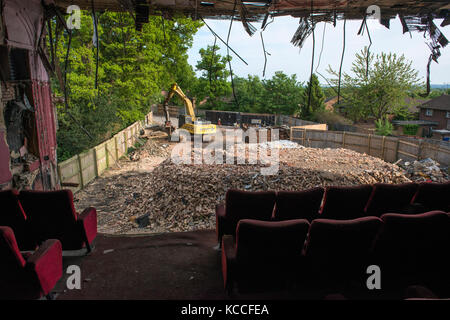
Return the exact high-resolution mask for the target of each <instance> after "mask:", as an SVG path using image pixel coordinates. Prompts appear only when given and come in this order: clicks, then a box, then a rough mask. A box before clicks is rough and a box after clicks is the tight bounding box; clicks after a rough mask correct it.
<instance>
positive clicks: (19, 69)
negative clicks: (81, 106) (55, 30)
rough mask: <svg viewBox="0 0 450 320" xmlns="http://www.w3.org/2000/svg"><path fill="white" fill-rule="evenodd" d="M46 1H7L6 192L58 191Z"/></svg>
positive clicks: (3, 53) (2, 58)
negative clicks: (45, 45)
mask: <svg viewBox="0 0 450 320" xmlns="http://www.w3.org/2000/svg"><path fill="white" fill-rule="evenodd" d="M43 23H44V8H43V6H42V3H41V1H40V0H28V1H26V2H25V1H20V0H4V1H2V7H1V21H0V28H1V32H0V80H1V99H0V152H1V153H0V189H5V188H11V187H12V188H15V189H19V190H21V189H38V190H51V189H55V188H58V178H57V169H56V168H57V166H56V165H57V163H56V122H55V121H56V117H55V110H54V106H53V104H52V100H51V90H50V83H49V76H48V73H47V70H46V69H45V67H44V64H43V62H42V50H41V54H39V51H40V49H41V48H40V45H41V43H42V41H40V39H41V38H42V36H43V35H44V34H43V33H42V30H44V29H43V28H42V25H43Z"/></svg>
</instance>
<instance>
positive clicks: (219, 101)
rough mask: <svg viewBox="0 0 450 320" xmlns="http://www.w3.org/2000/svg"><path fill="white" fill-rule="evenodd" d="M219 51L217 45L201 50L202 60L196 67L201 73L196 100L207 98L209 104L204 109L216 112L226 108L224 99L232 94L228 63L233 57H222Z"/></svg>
mask: <svg viewBox="0 0 450 320" xmlns="http://www.w3.org/2000/svg"><path fill="white" fill-rule="evenodd" d="M219 50H220V48H219V46H216V45H213V46H208V47H207V48H206V49H203V48H202V49H200V51H199V54H200V60H199V61H198V62H197V65H196V70H197V71H200V72H201V76H200V78H199V79H198V82H197V88H196V90H195V94H196V98H197V99H200V100H203V99H205V98H207V100H208V102H207V103H206V104H205V105H204V107H205V108H211V109H216V110H220V109H223V108H224V106H225V103H224V98H227V97H229V95H230V94H231V85H230V83H229V82H228V81H227V78H228V76H229V75H230V73H229V71H228V69H227V63H228V62H229V61H230V60H231V57H230V56H226V57H223V56H221V55H220V54H219V53H218V51H219Z"/></svg>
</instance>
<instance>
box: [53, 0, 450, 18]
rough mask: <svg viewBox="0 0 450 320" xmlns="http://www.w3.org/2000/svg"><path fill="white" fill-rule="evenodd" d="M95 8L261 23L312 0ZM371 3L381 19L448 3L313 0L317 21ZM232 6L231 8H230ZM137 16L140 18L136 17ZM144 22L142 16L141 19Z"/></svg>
mask: <svg viewBox="0 0 450 320" xmlns="http://www.w3.org/2000/svg"><path fill="white" fill-rule="evenodd" d="M55 2H56V4H57V6H58V7H60V8H62V9H63V10H65V9H66V8H67V7H68V6H70V5H73V4H76V5H78V6H79V7H80V8H81V9H85V10H90V8H91V2H92V0H55ZM94 2H95V7H96V8H97V9H98V10H110V11H131V10H133V11H134V12H135V13H136V22H137V23H138V22H139V23H142V22H141V20H140V18H142V16H145V14H147V12H148V14H151V15H152V14H157V15H159V14H161V12H163V13H164V15H165V16H171V15H173V14H174V13H176V12H179V13H182V14H184V15H186V16H191V17H192V18H196V17H198V16H201V17H203V18H205V19H214V18H215V19H230V17H231V16H233V15H234V19H235V20H241V18H244V19H245V20H246V21H247V22H256V21H258V22H261V21H262V20H263V19H264V17H265V16H266V14H267V13H269V14H270V15H271V16H288V15H290V16H293V17H309V16H310V9H311V0H242V1H241V0H240V1H239V2H240V3H242V8H241V6H238V8H237V11H238V12H235V13H234V12H233V11H234V10H236V9H234V1H233V0H206V1H201V0H94ZM371 5H376V6H378V7H379V8H380V12H381V19H383V20H384V19H387V20H389V19H392V18H395V17H396V15H398V14H401V15H404V16H414V17H427V16H429V15H430V14H431V15H432V16H433V18H442V19H446V20H445V21H447V23H448V19H449V17H450V14H449V10H450V3H449V1H444V0H436V1H429V0H418V1H412V0H314V16H315V20H317V21H324V20H328V21H329V20H331V19H333V17H334V16H335V14H336V13H337V17H338V19H343V18H346V19H361V18H362V17H363V16H364V15H365V12H366V10H367V8H368V7H369V6H371ZM233 9H234V10H233ZM138 18H139V19H138ZM142 21H145V18H144V20H142Z"/></svg>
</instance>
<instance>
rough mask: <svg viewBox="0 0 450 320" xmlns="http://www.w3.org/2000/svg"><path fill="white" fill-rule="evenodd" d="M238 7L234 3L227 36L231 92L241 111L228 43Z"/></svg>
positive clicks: (235, 2)
mask: <svg viewBox="0 0 450 320" xmlns="http://www.w3.org/2000/svg"><path fill="white" fill-rule="evenodd" d="M236 5H237V0H235V1H234V6H233V13H232V14H231V20H230V26H229V28H228V35H227V58H228V67H229V68H230V77H231V90H232V92H233V97H234V102H235V103H236V106H237V107H238V110H239V101H238V99H237V97H236V91H235V88H234V78H233V69H232V68H231V59H230V49H229V48H230V47H229V46H228V43H229V41H230V34H231V26H232V25H233V20H234V11H235V10H236Z"/></svg>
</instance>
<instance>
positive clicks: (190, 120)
mask: <svg viewBox="0 0 450 320" xmlns="http://www.w3.org/2000/svg"><path fill="white" fill-rule="evenodd" d="M175 94H177V95H178V96H179V97H180V98H181V99H182V100H183V102H184V106H185V109H186V112H185V114H181V115H179V117H178V127H179V128H180V129H186V130H187V131H189V133H190V134H193V135H196V134H200V135H204V134H214V133H216V125H215V124H211V122H210V121H205V120H200V119H199V118H197V117H196V116H195V111H194V109H195V99H192V100H191V99H189V98H188V97H187V96H186V95H185V94H184V92H183V91H182V90H181V88H180V87H179V86H178V85H177V84H176V83H174V84H173V85H172V86H171V87H170V91H169V92H168V94H167V97H166V99H165V100H164V103H163V107H164V115H165V117H166V123H165V127H166V130H167V131H168V134H169V139H171V135H172V130H173V126H172V123H171V121H170V115H169V101H170V100H171V99H172V98H173V96H174V95H175Z"/></svg>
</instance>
